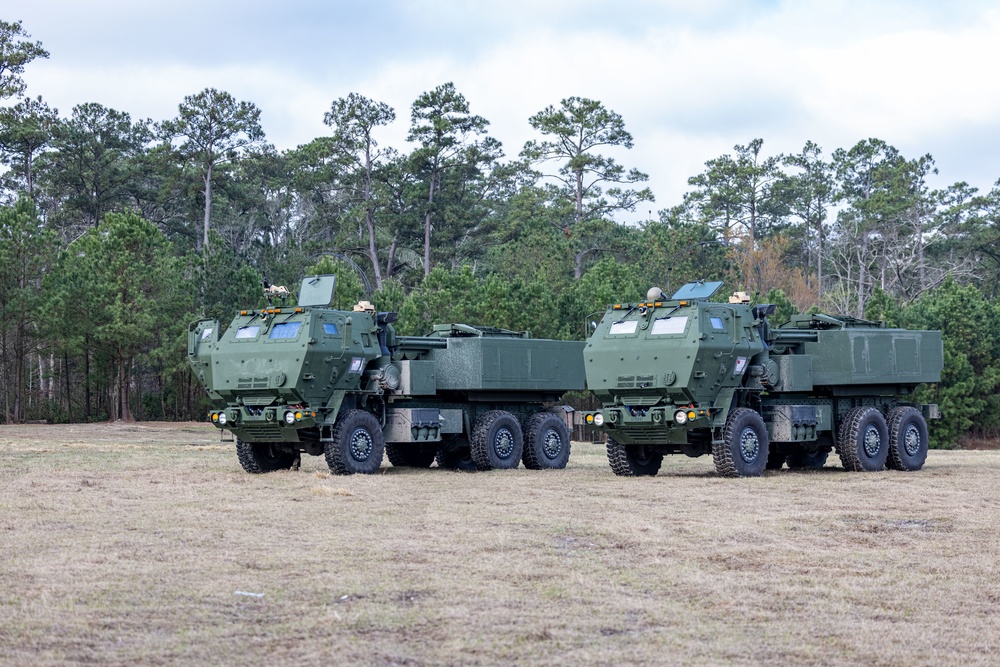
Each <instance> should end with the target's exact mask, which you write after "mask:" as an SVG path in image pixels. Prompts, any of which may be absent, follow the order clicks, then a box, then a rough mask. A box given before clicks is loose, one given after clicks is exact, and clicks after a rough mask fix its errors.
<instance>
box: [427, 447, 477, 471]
mask: <svg viewBox="0 0 1000 667" xmlns="http://www.w3.org/2000/svg"><path fill="white" fill-rule="evenodd" d="M436 459H437V464H438V468H444V469H445V470H461V471H462V472H476V471H477V470H479V468H477V467H476V462H475V461H473V460H472V454H471V453H470V452H469V446H468V445H464V446H460V447H452V448H448V447H447V446H445V445H442V446H441V448H440V449H438V451H437V457H436Z"/></svg>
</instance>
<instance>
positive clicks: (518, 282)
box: [397, 266, 560, 337]
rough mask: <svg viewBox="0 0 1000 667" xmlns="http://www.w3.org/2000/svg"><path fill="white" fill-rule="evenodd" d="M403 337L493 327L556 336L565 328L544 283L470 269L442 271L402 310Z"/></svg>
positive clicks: (401, 327)
mask: <svg viewBox="0 0 1000 667" xmlns="http://www.w3.org/2000/svg"><path fill="white" fill-rule="evenodd" d="M399 319H400V323H399V327H397V330H398V331H399V333H401V334H408V335H422V334H425V333H427V332H428V331H430V330H431V327H432V326H433V325H434V324H445V323H452V322H455V323H462V324H474V325H488V326H495V327H501V328H504V329H511V330H514V331H531V332H532V335H535V336H539V337H550V336H554V335H555V334H556V333H557V331H558V328H559V323H560V322H559V318H558V317H557V310H556V304H555V300H554V299H553V297H552V295H551V294H550V293H548V292H547V291H546V287H545V286H544V285H543V284H541V283H540V282H537V281H534V282H526V281H524V280H522V279H520V278H514V279H513V280H504V279H502V278H500V277H499V276H496V275H489V276H486V277H485V278H483V279H478V278H477V277H476V276H475V275H474V274H473V272H472V268H471V267H469V266H463V267H462V268H460V269H457V270H452V271H448V270H445V269H441V268H436V269H434V270H433V271H431V273H430V275H429V276H427V278H425V279H424V282H423V283H422V284H421V285H420V286H419V287H418V288H417V289H415V290H414V291H413V292H412V293H411V294H410V296H409V297H407V299H406V301H405V303H404V304H403V307H402V308H401V309H400V318H399Z"/></svg>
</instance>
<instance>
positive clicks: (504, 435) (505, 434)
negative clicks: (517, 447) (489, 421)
mask: <svg viewBox="0 0 1000 667" xmlns="http://www.w3.org/2000/svg"><path fill="white" fill-rule="evenodd" d="M493 451H495V452H496V453H497V456H499V457H500V458H502V459H506V458H509V457H510V455H511V454H513V453H514V434H513V433H511V431H510V429H509V428H501V429H499V430H498V431H497V434H496V437H494V438H493Z"/></svg>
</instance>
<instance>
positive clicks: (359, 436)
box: [348, 428, 375, 461]
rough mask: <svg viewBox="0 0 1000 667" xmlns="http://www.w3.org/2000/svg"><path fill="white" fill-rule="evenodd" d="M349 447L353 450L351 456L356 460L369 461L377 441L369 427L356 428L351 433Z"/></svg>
mask: <svg viewBox="0 0 1000 667" xmlns="http://www.w3.org/2000/svg"><path fill="white" fill-rule="evenodd" d="M348 447H349V448H350V450H351V458H353V459H354V460H355V461H367V460H368V459H370V458H371V457H372V451H373V450H374V449H375V441H374V440H373V439H372V435H371V433H369V432H368V430H367V429H364V428H358V429H354V433H351V439H350V441H349V442H348Z"/></svg>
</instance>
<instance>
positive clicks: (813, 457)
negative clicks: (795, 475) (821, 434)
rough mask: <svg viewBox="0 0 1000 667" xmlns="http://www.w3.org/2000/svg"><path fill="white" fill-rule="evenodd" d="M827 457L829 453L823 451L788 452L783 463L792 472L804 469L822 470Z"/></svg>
mask: <svg viewBox="0 0 1000 667" xmlns="http://www.w3.org/2000/svg"><path fill="white" fill-rule="evenodd" d="M829 457H830V452H828V451H827V450H825V449H817V450H816V451H815V452H807V451H797V452H789V453H788V455H787V456H786V457H785V461H786V462H787V463H788V467H789V468H791V469H792V470H803V469H805V468H809V469H814V468H822V467H823V466H825V465H826V460H827V459H828V458H829Z"/></svg>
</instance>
